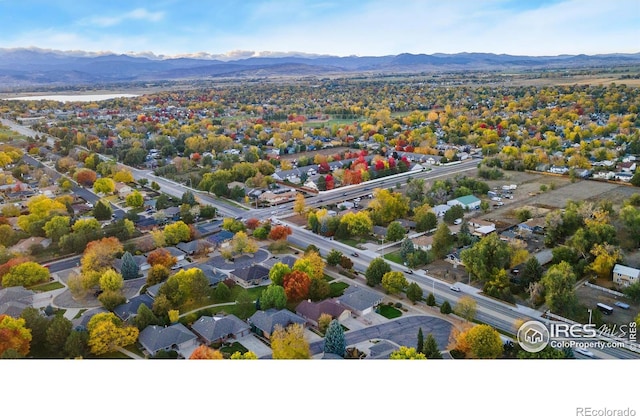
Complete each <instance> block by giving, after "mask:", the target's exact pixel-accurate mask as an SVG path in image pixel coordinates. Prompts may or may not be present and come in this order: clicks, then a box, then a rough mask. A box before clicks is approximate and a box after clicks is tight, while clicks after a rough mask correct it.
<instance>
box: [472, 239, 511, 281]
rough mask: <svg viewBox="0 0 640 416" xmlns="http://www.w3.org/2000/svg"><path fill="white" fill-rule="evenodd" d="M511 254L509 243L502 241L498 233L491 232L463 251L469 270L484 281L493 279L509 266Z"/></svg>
mask: <svg viewBox="0 0 640 416" xmlns="http://www.w3.org/2000/svg"><path fill="white" fill-rule="evenodd" d="M509 256H510V250H509V245H508V244H507V243H506V242H504V241H501V240H500V237H499V236H498V234H497V233H491V234H489V235H488V236H486V237H484V238H482V239H480V241H478V242H477V243H476V244H474V245H473V247H471V248H468V249H466V250H463V251H462V253H461V258H462V263H464V266H465V268H466V269H467V271H469V272H471V274H473V275H474V276H475V277H476V278H478V279H479V280H481V281H483V282H487V281H490V280H492V277H493V276H495V275H497V273H498V271H499V270H503V269H505V268H506V267H508V266H509V260H510V258H509Z"/></svg>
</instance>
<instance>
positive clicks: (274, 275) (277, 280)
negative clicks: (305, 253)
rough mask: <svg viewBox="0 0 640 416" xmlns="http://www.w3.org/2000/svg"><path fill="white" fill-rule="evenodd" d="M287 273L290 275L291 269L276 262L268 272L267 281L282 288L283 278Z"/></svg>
mask: <svg viewBox="0 0 640 416" xmlns="http://www.w3.org/2000/svg"><path fill="white" fill-rule="evenodd" d="M289 273H291V268H289V266H288V265H286V264H284V263H282V262H278V263H276V264H274V265H273V266H272V267H271V270H269V279H271V282H273V284H275V285H278V286H282V284H283V281H284V277H285V276H286V275H287V274H289Z"/></svg>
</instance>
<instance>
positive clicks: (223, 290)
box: [214, 282, 231, 301]
mask: <svg viewBox="0 0 640 416" xmlns="http://www.w3.org/2000/svg"><path fill="white" fill-rule="evenodd" d="M214 296H215V298H216V299H218V300H220V301H227V300H229V298H230V297H231V289H229V286H227V285H226V284H225V283H224V282H218V284H217V285H216V288H215V291H214Z"/></svg>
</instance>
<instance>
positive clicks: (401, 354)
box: [389, 346, 427, 360]
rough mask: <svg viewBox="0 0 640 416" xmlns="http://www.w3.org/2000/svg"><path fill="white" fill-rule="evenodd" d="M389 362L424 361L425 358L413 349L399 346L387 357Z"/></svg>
mask: <svg viewBox="0 0 640 416" xmlns="http://www.w3.org/2000/svg"><path fill="white" fill-rule="evenodd" d="M389 359H390V360H426V359H427V357H426V356H425V355H424V354H423V353H421V352H417V351H416V349H415V348H413V347H405V346H401V347H400V348H399V349H397V350H396V351H393V352H392V353H391V355H389Z"/></svg>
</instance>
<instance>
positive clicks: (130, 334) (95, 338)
mask: <svg viewBox="0 0 640 416" xmlns="http://www.w3.org/2000/svg"><path fill="white" fill-rule="evenodd" d="M87 330H88V331H89V341H88V345H89V347H90V348H91V352H92V353H93V354H96V355H100V354H105V353H107V352H111V351H116V350H117V349H118V348H119V347H126V346H127V345H131V344H133V343H134V342H136V340H137V339H138V335H139V331H138V328H136V327H134V326H124V324H123V323H122V321H121V320H120V319H119V318H118V317H117V316H115V315H114V314H113V313H111V312H104V313H98V314H96V315H94V316H93V317H92V318H91V320H89V324H88V325H87Z"/></svg>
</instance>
